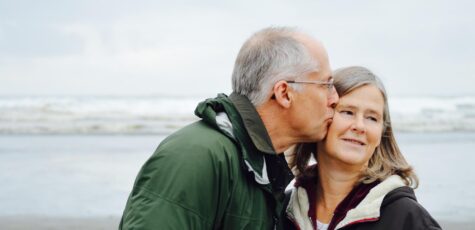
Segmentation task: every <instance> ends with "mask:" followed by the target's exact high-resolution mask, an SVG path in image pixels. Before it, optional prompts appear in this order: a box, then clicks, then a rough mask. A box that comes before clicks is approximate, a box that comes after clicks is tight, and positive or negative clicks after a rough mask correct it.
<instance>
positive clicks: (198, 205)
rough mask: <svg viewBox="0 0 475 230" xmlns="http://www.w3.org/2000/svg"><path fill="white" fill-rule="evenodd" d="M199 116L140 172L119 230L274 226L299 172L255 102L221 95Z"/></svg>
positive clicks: (199, 110)
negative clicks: (277, 143)
mask: <svg viewBox="0 0 475 230" xmlns="http://www.w3.org/2000/svg"><path fill="white" fill-rule="evenodd" d="M195 114H196V115H197V116H199V117H200V118H201V120H200V121H197V122H195V123H193V124H190V125H188V126H186V127H184V128H182V129H180V130H178V131H177V132H175V133H174V134H172V135H170V136H169V137H167V138H166V139H165V140H163V141H162V143H160V145H159V146H158V148H157V150H156V151H155V153H154V154H153V155H152V156H151V157H150V159H149V160H148V161H147V162H146V163H145V164H144V166H143V167H142V169H141V170H140V172H139V174H138V176H137V178H136V181H135V184H134V187H133V190H132V192H131V194H130V196H129V199H128V201H127V205H126V207H125V210H124V213H123V216H122V220H121V222H120V226H119V229H274V228H276V226H277V223H278V222H279V218H280V217H281V216H282V214H283V212H284V211H283V209H284V204H283V202H284V199H285V196H284V190H285V187H286V185H287V184H288V183H289V182H290V180H291V179H292V178H293V176H292V174H291V172H290V170H289V168H288V166H287V163H286V162H285V159H284V156H283V154H276V153H275V151H274V149H273V147H272V144H271V140H270V138H269V136H268V134H267V131H266V129H265V127H264V124H263V123H262V120H261V119H260V117H259V115H258V114H257V111H256V110H255V108H254V106H253V105H252V104H251V103H250V101H249V100H248V99H247V98H246V97H244V96H241V95H238V94H236V93H233V94H231V95H230V96H229V97H227V96H226V95H224V94H220V95H218V97H217V98H215V99H207V100H206V101H204V102H201V103H200V104H199V105H198V107H197V108H196V110H195ZM226 115H227V116H226ZM277 228H279V227H278V226H277Z"/></svg>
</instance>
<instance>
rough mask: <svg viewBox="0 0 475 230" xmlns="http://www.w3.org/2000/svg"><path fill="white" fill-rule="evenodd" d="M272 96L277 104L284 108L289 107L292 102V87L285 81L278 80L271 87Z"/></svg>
mask: <svg viewBox="0 0 475 230" xmlns="http://www.w3.org/2000/svg"><path fill="white" fill-rule="evenodd" d="M273 92H274V98H275V101H276V102H277V104H279V105H280V106H282V107H284V108H290V105H291V103H292V96H293V95H292V94H293V91H292V88H291V87H290V86H289V83H287V82H286V81H278V82H277V83H276V84H275V85H274V88H273Z"/></svg>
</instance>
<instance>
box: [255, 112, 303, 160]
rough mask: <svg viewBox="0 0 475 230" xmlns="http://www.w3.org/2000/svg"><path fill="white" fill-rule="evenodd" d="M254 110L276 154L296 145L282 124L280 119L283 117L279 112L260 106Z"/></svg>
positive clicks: (289, 132)
mask: <svg viewBox="0 0 475 230" xmlns="http://www.w3.org/2000/svg"><path fill="white" fill-rule="evenodd" d="M256 110H257V112H258V113H259V116H260V117H261V119H262V122H263V123H264V126H265V127H266V130H267V133H268V134H269V137H270V139H271V141H272V145H273V147H274V150H275V152H276V153H278V154H280V153H283V152H284V151H285V150H287V149H289V148H290V147H291V146H292V145H294V144H296V140H294V139H293V138H292V135H291V131H290V130H287V125H286V124H283V122H282V121H283V120H284V119H282V116H283V115H282V114H281V112H277V111H274V109H273V108H272V107H269V106H261V107H258V108H256Z"/></svg>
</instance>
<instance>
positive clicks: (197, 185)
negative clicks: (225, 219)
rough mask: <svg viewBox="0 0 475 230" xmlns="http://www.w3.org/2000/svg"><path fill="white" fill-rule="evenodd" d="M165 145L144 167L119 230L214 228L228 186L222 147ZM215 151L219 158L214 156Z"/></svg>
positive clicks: (228, 170) (227, 167)
mask: <svg viewBox="0 0 475 230" xmlns="http://www.w3.org/2000/svg"><path fill="white" fill-rule="evenodd" d="M174 142H175V141H174V140H171V141H168V142H167V143H165V144H162V145H161V146H159V148H158V149H157V150H156V151H155V153H154V154H153V156H152V157H151V158H150V159H149V160H148V161H147V162H146V163H145V165H144V166H143V167H142V169H141V171H140V172H139V175H138V176H137V179H136V181H135V185H134V188H133V190H132V193H131V194H130V196H129V200H128V201H127V205H126V208H125V211H124V214H123V216H122V220H121V223H120V226H119V229H212V228H215V227H216V226H215V224H219V222H220V220H221V219H222V216H223V214H224V208H223V207H224V206H225V204H226V200H228V196H229V194H230V187H231V186H232V185H231V184H232V175H231V174H232V172H231V171H232V169H233V168H232V167H231V166H230V161H232V159H230V158H229V157H228V156H229V155H230V154H229V153H227V150H226V148H225V147H223V146H224V145H219V144H218V145H215V146H213V147H208V146H206V145H202V144H201V145H200V144H194V143H193V142H192V141H190V142H188V143H186V144H185V143H184V142H178V143H174ZM218 152H219V153H218Z"/></svg>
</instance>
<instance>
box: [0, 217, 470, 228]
mask: <svg viewBox="0 0 475 230" xmlns="http://www.w3.org/2000/svg"><path fill="white" fill-rule="evenodd" d="M119 219H120V217H112V216H111V217H102V218H100V217H97V218H66V217H64V218H56V217H55V218H52V217H40V216H13V217H0V229H4V230H27V229H28V230H30V229H36V230H63V229H69V230H80V229H81V230H82V229H87V230H108V229H117V227H118V226H119ZM439 223H440V225H441V226H442V229H445V230H469V229H473V226H475V222H453V221H440V222H439Z"/></svg>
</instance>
